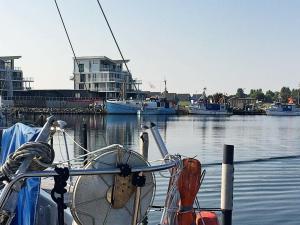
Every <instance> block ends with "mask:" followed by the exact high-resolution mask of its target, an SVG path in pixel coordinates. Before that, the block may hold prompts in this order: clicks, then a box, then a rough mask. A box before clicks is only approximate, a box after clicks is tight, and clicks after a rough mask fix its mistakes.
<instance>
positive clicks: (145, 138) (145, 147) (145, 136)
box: [140, 131, 149, 160]
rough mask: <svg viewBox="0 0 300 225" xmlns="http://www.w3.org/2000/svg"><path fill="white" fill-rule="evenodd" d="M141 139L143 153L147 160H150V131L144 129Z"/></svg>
mask: <svg viewBox="0 0 300 225" xmlns="http://www.w3.org/2000/svg"><path fill="white" fill-rule="evenodd" d="M140 139H141V149H140V151H141V154H142V156H144V158H145V160H148V148H149V135H148V132H146V131H143V132H142V133H141V135H140Z"/></svg>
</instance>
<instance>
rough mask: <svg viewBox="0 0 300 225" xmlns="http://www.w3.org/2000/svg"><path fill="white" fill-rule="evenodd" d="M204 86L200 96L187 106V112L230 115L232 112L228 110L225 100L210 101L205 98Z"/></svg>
mask: <svg viewBox="0 0 300 225" xmlns="http://www.w3.org/2000/svg"><path fill="white" fill-rule="evenodd" d="M205 91H206V88H204V90H203V94H202V96H201V97H200V98H199V99H198V100H197V101H195V102H192V104H190V105H189V106H188V111H189V114H197V115H209V116H230V115H232V112H231V111H229V109H228V107H227V105H226V103H225V101H224V102H223V103H210V102H209V101H208V99H207V98H206V94H205Z"/></svg>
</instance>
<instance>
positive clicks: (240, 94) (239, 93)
mask: <svg viewBox="0 0 300 225" xmlns="http://www.w3.org/2000/svg"><path fill="white" fill-rule="evenodd" d="M236 96H237V97H238V98H245V97H246V94H245V93H244V89H243V88H238V89H237V90H236Z"/></svg>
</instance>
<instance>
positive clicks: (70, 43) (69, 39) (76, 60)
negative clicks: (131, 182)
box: [54, 0, 87, 90]
mask: <svg viewBox="0 0 300 225" xmlns="http://www.w3.org/2000/svg"><path fill="white" fill-rule="evenodd" d="M54 3H55V6H56V9H57V12H58V14H59V17H60V20H61V23H62V25H63V27H64V30H65V34H66V36H67V38H68V42H69V45H70V47H71V50H72V52H73V56H74V59H75V62H76V64H77V67H78V71H79V62H78V59H77V57H76V54H75V50H74V48H73V45H72V42H71V38H70V36H69V33H68V30H67V28H66V25H65V22H64V19H63V17H62V15H61V12H60V9H59V6H58V4H57V1H56V0H54ZM79 74H80V71H79ZM74 79H75V77H74ZM84 88H85V89H86V90H87V87H86V83H85V82H84Z"/></svg>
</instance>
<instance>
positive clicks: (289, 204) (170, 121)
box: [54, 115, 300, 225]
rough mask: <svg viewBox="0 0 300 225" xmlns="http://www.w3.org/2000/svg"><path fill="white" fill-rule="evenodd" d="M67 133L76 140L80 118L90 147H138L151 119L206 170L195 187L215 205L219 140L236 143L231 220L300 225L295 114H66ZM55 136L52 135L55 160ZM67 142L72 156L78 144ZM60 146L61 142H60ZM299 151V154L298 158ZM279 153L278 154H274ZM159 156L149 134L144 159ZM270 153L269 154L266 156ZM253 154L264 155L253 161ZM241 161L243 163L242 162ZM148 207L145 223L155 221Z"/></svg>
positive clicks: (299, 126)
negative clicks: (210, 115)
mask: <svg viewBox="0 0 300 225" xmlns="http://www.w3.org/2000/svg"><path fill="white" fill-rule="evenodd" d="M62 119H63V120H65V121H67V123H68V127H69V128H68V129H67V132H68V133H69V134H70V135H71V136H72V137H73V138H74V139H75V140H76V141H78V142H80V133H81V123H82V121H86V122H87V124H88V127H89V132H88V135H89V138H90V141H89V149H90V150H94V149H98V148H100V147H103V146H106V145H109V144H114V143H120V144H122V145H125V146H126V147H128V148H130V149H133V150H138V149H139V137H138V136H139V133H140V131H141V128H140V125H141V124H144V123H146V124H147V123H149V121H153V122H155V123H156V124H157V125H158V127H159V130H160V132H161V135H162V137H163V139H164V141H165V142H166V144H167V147H168V150H169V152H170V153H180V154H182V155H186V156H192V157H193V156H196V157H197V158H198V159H200V160H201V162H202V163H203V164H205V165H204V168H205V169H206V170H207V173H206V177H205V180H204V183H203V185H202V186H201V189H200V194H199V199H200V204H201V207H219V206H220V186H221V184H220V179H221V177H220V174H221V166H220V165H219V164H218V163H220V162H221V161H222V148H223V145H224V144H233V145H235V161H238V163H237V164H236V165H235V182H234V211H233V223H234V224H237V225H240V224H242V225H260V224H262V225H265V224H266V225H268V224H270V225H271V224H286V225H294V224H295V225H296V224H300V117H267V116H231V117H203V116H168V117H166V116H150V117H137V116H128V115H126V116H115V115H114V116H84V117H80V116H67V117H64V118H62ZM59 141H60V145H62V143H63V142H62V138H61V137H60V139H58V137H56V139H55V143H54V144H55V149H56V153H57V156H56V157H57V158H56V159H57V160H61V158H62V157H65V156H64V153H62V156H61V154H60V150H59ZM69 145H70V146H71V149H74V151H72V156H73V155H78V154H80V151H81V150H80V149H79V148H78V147H76V146H74V145H72V144H71V142H70V141H69ZM61 150H62V151H63V146H62V147H61ZM298 156H299V157H298ZM277 157H280V158H277ZM158 158H161V156H160V154H159V152H158V150H157V147H156V145H155V143H154V142H153V139H152V138H151V135H150V148H149V160H154V159H158ZM269 158H273V159H269ZM257 159H266V160H260V161H255V160H257ZM243 162H244V163H243ZM166 186H167V180H166V179H164V178H162V177H160V176H159V175H157V192H156V197H155V200H154V204H155V205H161V204H162V203H163V200H164V198H165V196H166ZM159 219H160V212H151V214H150V216H149V224H158V222H159Z"/></svg>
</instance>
